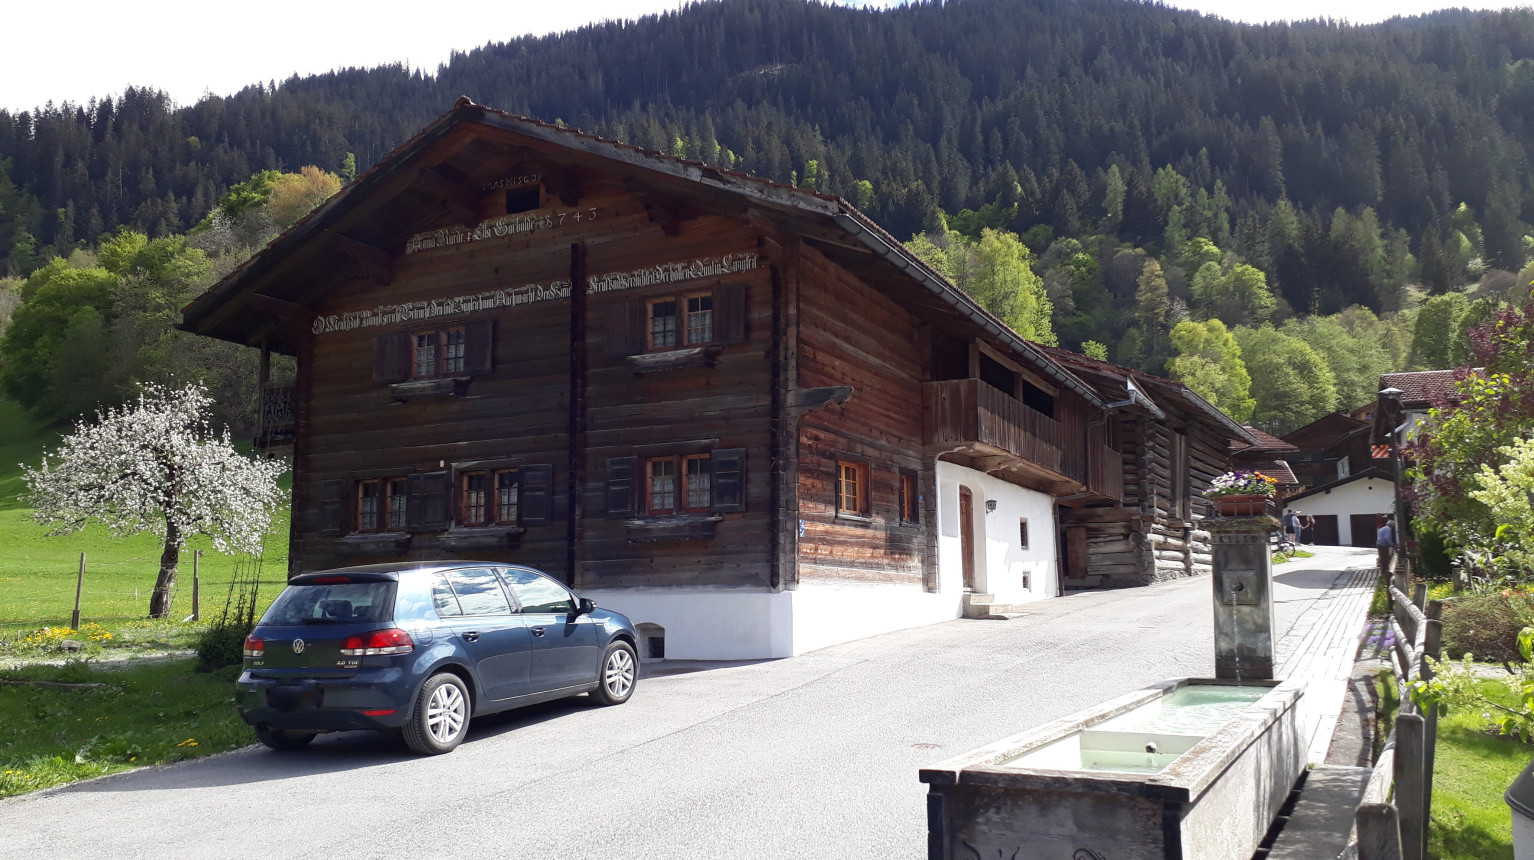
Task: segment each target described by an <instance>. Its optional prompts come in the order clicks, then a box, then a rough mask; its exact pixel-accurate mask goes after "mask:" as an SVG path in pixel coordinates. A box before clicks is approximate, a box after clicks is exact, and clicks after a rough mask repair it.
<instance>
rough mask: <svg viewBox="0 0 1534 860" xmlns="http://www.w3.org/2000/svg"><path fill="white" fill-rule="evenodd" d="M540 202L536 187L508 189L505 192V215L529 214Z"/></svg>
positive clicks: (524, 186) (526, 186) (525, 186)
mask: <svg viewBox="0 0 1534 860" xmlns="http://www.w3.org/2000/svg"><path fill="white" fill-rule="evenodd" d="M540 202H541V201H539V199H538V186H537V185H523V186H521V187H520V188H512V189H509V190H507V192H506V214H507V215H515V214H517V213H518V212H529V211H531V210H533V209H537V208H538V204H539V203H540Z"/></svg>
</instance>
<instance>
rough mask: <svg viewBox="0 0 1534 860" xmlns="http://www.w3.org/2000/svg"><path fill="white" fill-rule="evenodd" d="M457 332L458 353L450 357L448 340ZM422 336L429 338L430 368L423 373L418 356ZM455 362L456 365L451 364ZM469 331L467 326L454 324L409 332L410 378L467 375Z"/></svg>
mask: <svg viewBox="0 0 1534 860" xmlns="http://www.w3.org/2000/svg"><path fill="white" fill-rule="evenodd" d="M454 334H457V335H458V336H459V340H458V343H457V346H458V355H457V356H456V357H453V358H450V357H449V356H448V350H449V348H450V347H452V346H453V344H452V343H451V341H450V338H451V336H452V335H454ZM422 338H430V339H431V349H432V361H431V365H432V370H431V372H430V373H424V372H422V370H421V365H422V362H421V359H420V357H419V355H420V350H421V348H422V346H421V339H422ZM455 362H456V364H457V365H458V367H457V368H456V369H454V368H453V367H452V365H453V364H454V363H455ZM468 368H469V332H468V327H467V326H462V325H456V326H448V327H446V328H438V329H419V330H413V331H411V332H410V379H412V380H417V379H444V378H448V377H454V376H467V375H468V373H469V369H468Z"/></svg>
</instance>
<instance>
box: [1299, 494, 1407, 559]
mask: <svg viewBox="0 0 1534 860" xmlns="http://www.w3.org/2000/svg"><path fill="white" fill-rule="evenodd" d="M1394 507H1395V484H1393V483H1391V482H1390V481H1387V480H1384V479H1383V478H1360V479H1358V480H1356V481H1354V482H1352V483H1350V484H1344V485H1342V486H1340V487H1335V488H1333V489H1332V490H1330V491H1328V492H1323V493H1317V494H1316V495H1314V496H1306V497H1305V498H1303V499H1298V500H1296V501H1295V503H1294V504H1292V505H1289V506H1287V507H1285V509H1284V510H1285V511H1294V512H1295V513H1297V514H1310V515H1311V516H1313V517H1319V516H1326V515H1328V514H1331V515H1335V516H1336V517H1337V543H1338V544H1340V545H1342V546H1352V544H1353V527H1352V523H1351V522H1350V521H1349V520H1348V517H1349V516H1350V515H1352V514H1388V513H1392V512H1393V510H1394ZM1370 545H1371V546H1372V545H1373V541H1370Z"/></svg>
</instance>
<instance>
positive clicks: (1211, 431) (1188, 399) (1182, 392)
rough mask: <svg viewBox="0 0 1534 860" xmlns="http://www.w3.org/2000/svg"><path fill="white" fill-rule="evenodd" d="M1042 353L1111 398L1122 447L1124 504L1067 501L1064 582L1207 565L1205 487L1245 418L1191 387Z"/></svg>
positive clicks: (1116, 439) (1116, 580) (1223, 466)
mask: <svg viewBox="0 0 1534 860" xmlns="http://www.w3.org/2000/svg"><path fill="white" fill-rule="evenodd" d="M1046 352H1047V353H1048V354H1049V355H1050V356H1051V357H1053V358H1055V359H1056V360H1058V361H1059V362H1060V363H1061V364H1062V365H1063V366H1065V367H1066V368H1067V369H1069V370H1070V371H1071V372H1073V373H1075V374H1076V375H1078V376H1080V377H1082V378H1084V379H1086V380H1088V381H1090V382H1091V383H1092V385H1093V386H1095V387H1096V388H1097V390H1098V392H1099V393H1100V394H1101V395H1102V397H1103V398H1104V399H1105V400H1108V401H1110V403H1109V404H1108V405H1109V407H1110V414H1111V420H1110V422H1109V425H1108V427H1109V432H1110V436H1111V439H1112V440H1113V445H1114V446H1115V447H1116V448H1117V450H1118V451H1120V452H1121V455H1122V458H1123V472H1124V479H1123V481H1124V496H1123V501H1122V503H1121V504H1105V503H1102V502H1094V503H1092V504H1091V505H1089V506H1084V507H1062V508H1061V509H1060V524H1061V526H1062V528H1063V531H1064V534H1065V570H1066V580H1065V585H1066V587H1067V588H1071V587H1096V586H1100V585H1109V586H1127V585H1149V584H1150V583H1153V582H1159V581H1161V580H1165V579H1175V578H1178V577H1184V576H1194V575H1198V574H1204V573H1209V572H1210V570H1211V564H1212V562H1213V550H1212V547H1211V544H1210V540H1209V532H1208V531H1206V530H1205V529H1204V528H1203V521H1204V519H1205V518H1206V517H1208V516H1209V515H1210V511H1209V510H1208V503H1207V502H1206V500H1205V499H1204V492H1205V491H1206V490H1208V489H1209V482H1210V481H1212V480H1214V479H1215V478H1216V477H1218V476H1219V475H1220V474H1222V473H1224V472H1226V471H1228V470H1229V469H1230V452H1229V444H1230V440H1231V439H1232V438H1236V439H1240V440H1242V441H1244V442H1246V443H1248V444H1255V443H1256V442H1257V440H1256V439H1255V438H1253V437H1252V435H1251V433H1249V432H1248V431H1247V430H1246V429H1245V428H1244V427H1242V426H1241V425H1239V424H1237V423H1236V422H1235V421H1234V420H1232V419H1231V418H1230V417H1229V416H1227V415H1226V414H1225V413H1223V412H1221V411H1219V410H1218V409H1216V408H1214V407H1213V406H1211V405H1210V404H1209V403H1208V401H1205V400H1204V399H1203V398H1201V397H1199V396H1198V395H1197V394H1194V393H1193V391H1191V390H1190V389H1188V388H1187V387H1186V386H1184V385H1182V384H1180V383H1176V382H1173V381H1171V380H1169V379H1163V378H1161V377H1159V376H1153V375H1151V374H1148V373H1144V372H1141V371H1137V370H1131V369H1129V368H1126V367H1121V366H1119V365H1116V364H1111V363H1109V362H1105V361H1096V360H1094V359H1090V358H1087V357H1086V356H1082V355H1077V354H1075V353H1072V352H1066V351H1065V350H1060V349H1047V350H1046Z"/></svg>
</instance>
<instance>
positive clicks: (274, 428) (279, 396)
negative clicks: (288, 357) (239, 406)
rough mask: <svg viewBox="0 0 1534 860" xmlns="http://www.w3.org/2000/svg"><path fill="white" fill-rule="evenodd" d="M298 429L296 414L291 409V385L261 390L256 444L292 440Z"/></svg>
mask: <svg viewBox="0 0 1534 860" xmlns="http://www.w3.org/2000/svg"><path fill="white" fill-rule="evenodd" d="M297 429H298V413H297V412H296V411H295V410H294V408H293V386H292V385H267V386H265V387H264V388H262V389H261V409H260V412H258V413H257V415H256V444H257V445H261V446H266V445H270V444H272V443H273V442H279V441H285V440H288V439H291V438H293V434H294V432H295V431H297Z"/></svg>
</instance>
